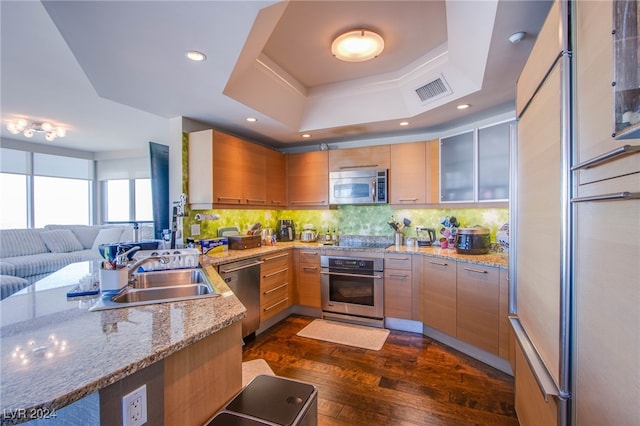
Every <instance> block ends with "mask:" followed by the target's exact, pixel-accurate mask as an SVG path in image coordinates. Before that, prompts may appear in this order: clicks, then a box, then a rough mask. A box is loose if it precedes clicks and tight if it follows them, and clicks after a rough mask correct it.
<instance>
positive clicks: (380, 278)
mask: <svg viewBox="0 0 640 426" xmlns="http://www.w3.org/2000/svg"><path fill="white" fill-rule="evenodd" d="M383 265H384V258H383V257H382V256H380V257H366V256H354V257H351V256H344V255H343V256H321V257H320V274H321V279H320V283H321V288H322V316H323V318H328V319H337V320H343V321H349V322H357V323H362V324H367V325H376V326H379V327H382V324H383V320H384V302H383V299H384V275H383Z"/></svg>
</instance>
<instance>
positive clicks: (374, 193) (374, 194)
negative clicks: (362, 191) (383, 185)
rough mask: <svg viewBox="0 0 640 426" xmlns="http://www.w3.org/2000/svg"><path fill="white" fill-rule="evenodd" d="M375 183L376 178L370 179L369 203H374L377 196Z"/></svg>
mask: <svg viewBox="0 0 640 426" xmlns="http://www.w3.org/2000/svg"><path fill="white" fill-rule="evenodd" d="M376 182H377V179H376V178H373V179H371V201H372V202H374V203H375V202H376V200H377V199H378V196H377V194H376V191H377V190H378V185H377V184H376Z"/></svg>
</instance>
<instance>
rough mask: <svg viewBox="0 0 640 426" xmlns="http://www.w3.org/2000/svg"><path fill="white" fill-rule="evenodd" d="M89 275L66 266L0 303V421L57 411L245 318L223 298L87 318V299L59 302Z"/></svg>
mask: <svg viewBox="0 0 640 426" xmlns="http://www.w3.org/2000/svg"><path fill="white" fill-rule="evenodd" d="M96 270H97V264H96V263H94V262H80V263H74V264H71V265H69V266H67V267H65V268H63V269H61V270H59V271H57V272H55V273H53V274H51V275H49V276H48V277H46V278H44V279H42V280H40V281H38V282H37V283H35V284H33V285H32V286H29V287H27V288H25V289H24V290H22V291H20V292H18V293H15V294H13V295H12V296H10V297H8V298H6V299H4V300H2V301H1V302H0V310H1V323H0V343H1V345H0V346H1V348H0V353H1V356H2V361H1V362H2V364H1V366H2V377H1V381H0V400H1V401H2V402H1V405H2V409H3V420H6V416H5V414H6V413H9V415H11V413H15V412H16V410H19V409H26V410H28V411H27V412H29V411H31V410H32V409H44V410H49V412H51V411H50V410H57V409H59V408H61V407H63V406H65V405H68V404H70V403H72V402H75V401H77V400H79V399H81V398H83V397H85V396H87V395H89V394H91V393H94V392H96V391H98V390H100V389H102V388H104V387H106V386H108V385H110V384H112V383H115V382H117V381H119V380H121V379H123V378H125V377H127V376H129V375H131V374H133V373H135V372H136V371H138V370H140V369H143V368H145V367H146V366H148V365H150V364H153V363H154V362H156V361H159V360H161V359H163V358H166V357H167V356H169V355H171V354H173V353H174V352H177V351H179V350H180V349H182V348H184V347H186V346H188V345H190V344H192V343H194V342H197V341H198V340H201V339H203V338H204V337H207V336H209V335H211V334H213V333H215V332H216V331H218V330H221V329H223V328H225V327H227V326H229V325H231V324H233V323H235V322H237V321H240V320H242V318H244V316H245V315H246V309H245V307H244V306H243V305H242V304H241V303H240V301H239V300H238V299H237V298H236V296H235V295H234V294H233V293H232V292H230V291H228V292H225V293H224V295H223V296H222V297H215V298H205V299H199V300H190V301H183V302H173V303H163V304H155V305H146V306H138V307H132V308H120V309H113V310H106V311H97V312H89V311H88V309H89V307H91V306H92V304H93V303H95V301H96V300H97V299H96V298H95V296H94V297H93V298H91V297H87V296H85V297H81V298H74V299H67V296H66V293H67V291H69V290H70V289H71V288H72V287H74V286H75V285H77V283H78V282H79V281H80V279H81V278H82V277H84V276H85V275H87V274H91V273H92V272H94V271H96ZM215 275H216V276H217V274H215ZM220 281H221V282H222V280H220ZM217 284H220V283H217ZM222 285H224V283H223V282H222ZM216 286H217V285H216ZM227 289H228V287H227ZM17 348H22V350H17ZM34 349H35V350H34ZM21 354H26V356H25V357H24V358H21Z"/></svg>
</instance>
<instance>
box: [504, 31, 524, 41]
mask: <svg viewBox="0 0 640 426" xmlns="http://www.w3.org/2000/svg"><path fill="white" fill-rule="evenodd" d="M526 36H527V33H525V32H524V31H520V32H517V33H513V34H511V35H510V36H509V37H508V39H509V41H510V42H511V43H513V44H516V43H520V42H521V41H522V40H523V39H524V38H525V37H526Z"/></svg>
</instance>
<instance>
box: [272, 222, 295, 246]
mask: <svg viewBox="0 0 640 426" xmlns="http://www.w3.org/2000/svg"><path fill="white" fill-rule="evenodd" d="M295 236H296V231H295V228H294V227H293V220H291V219H280V220H279V221H278V223H277V224H276V238H277V239H278V241H293V240H294V239H295Z"/></svg>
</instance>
